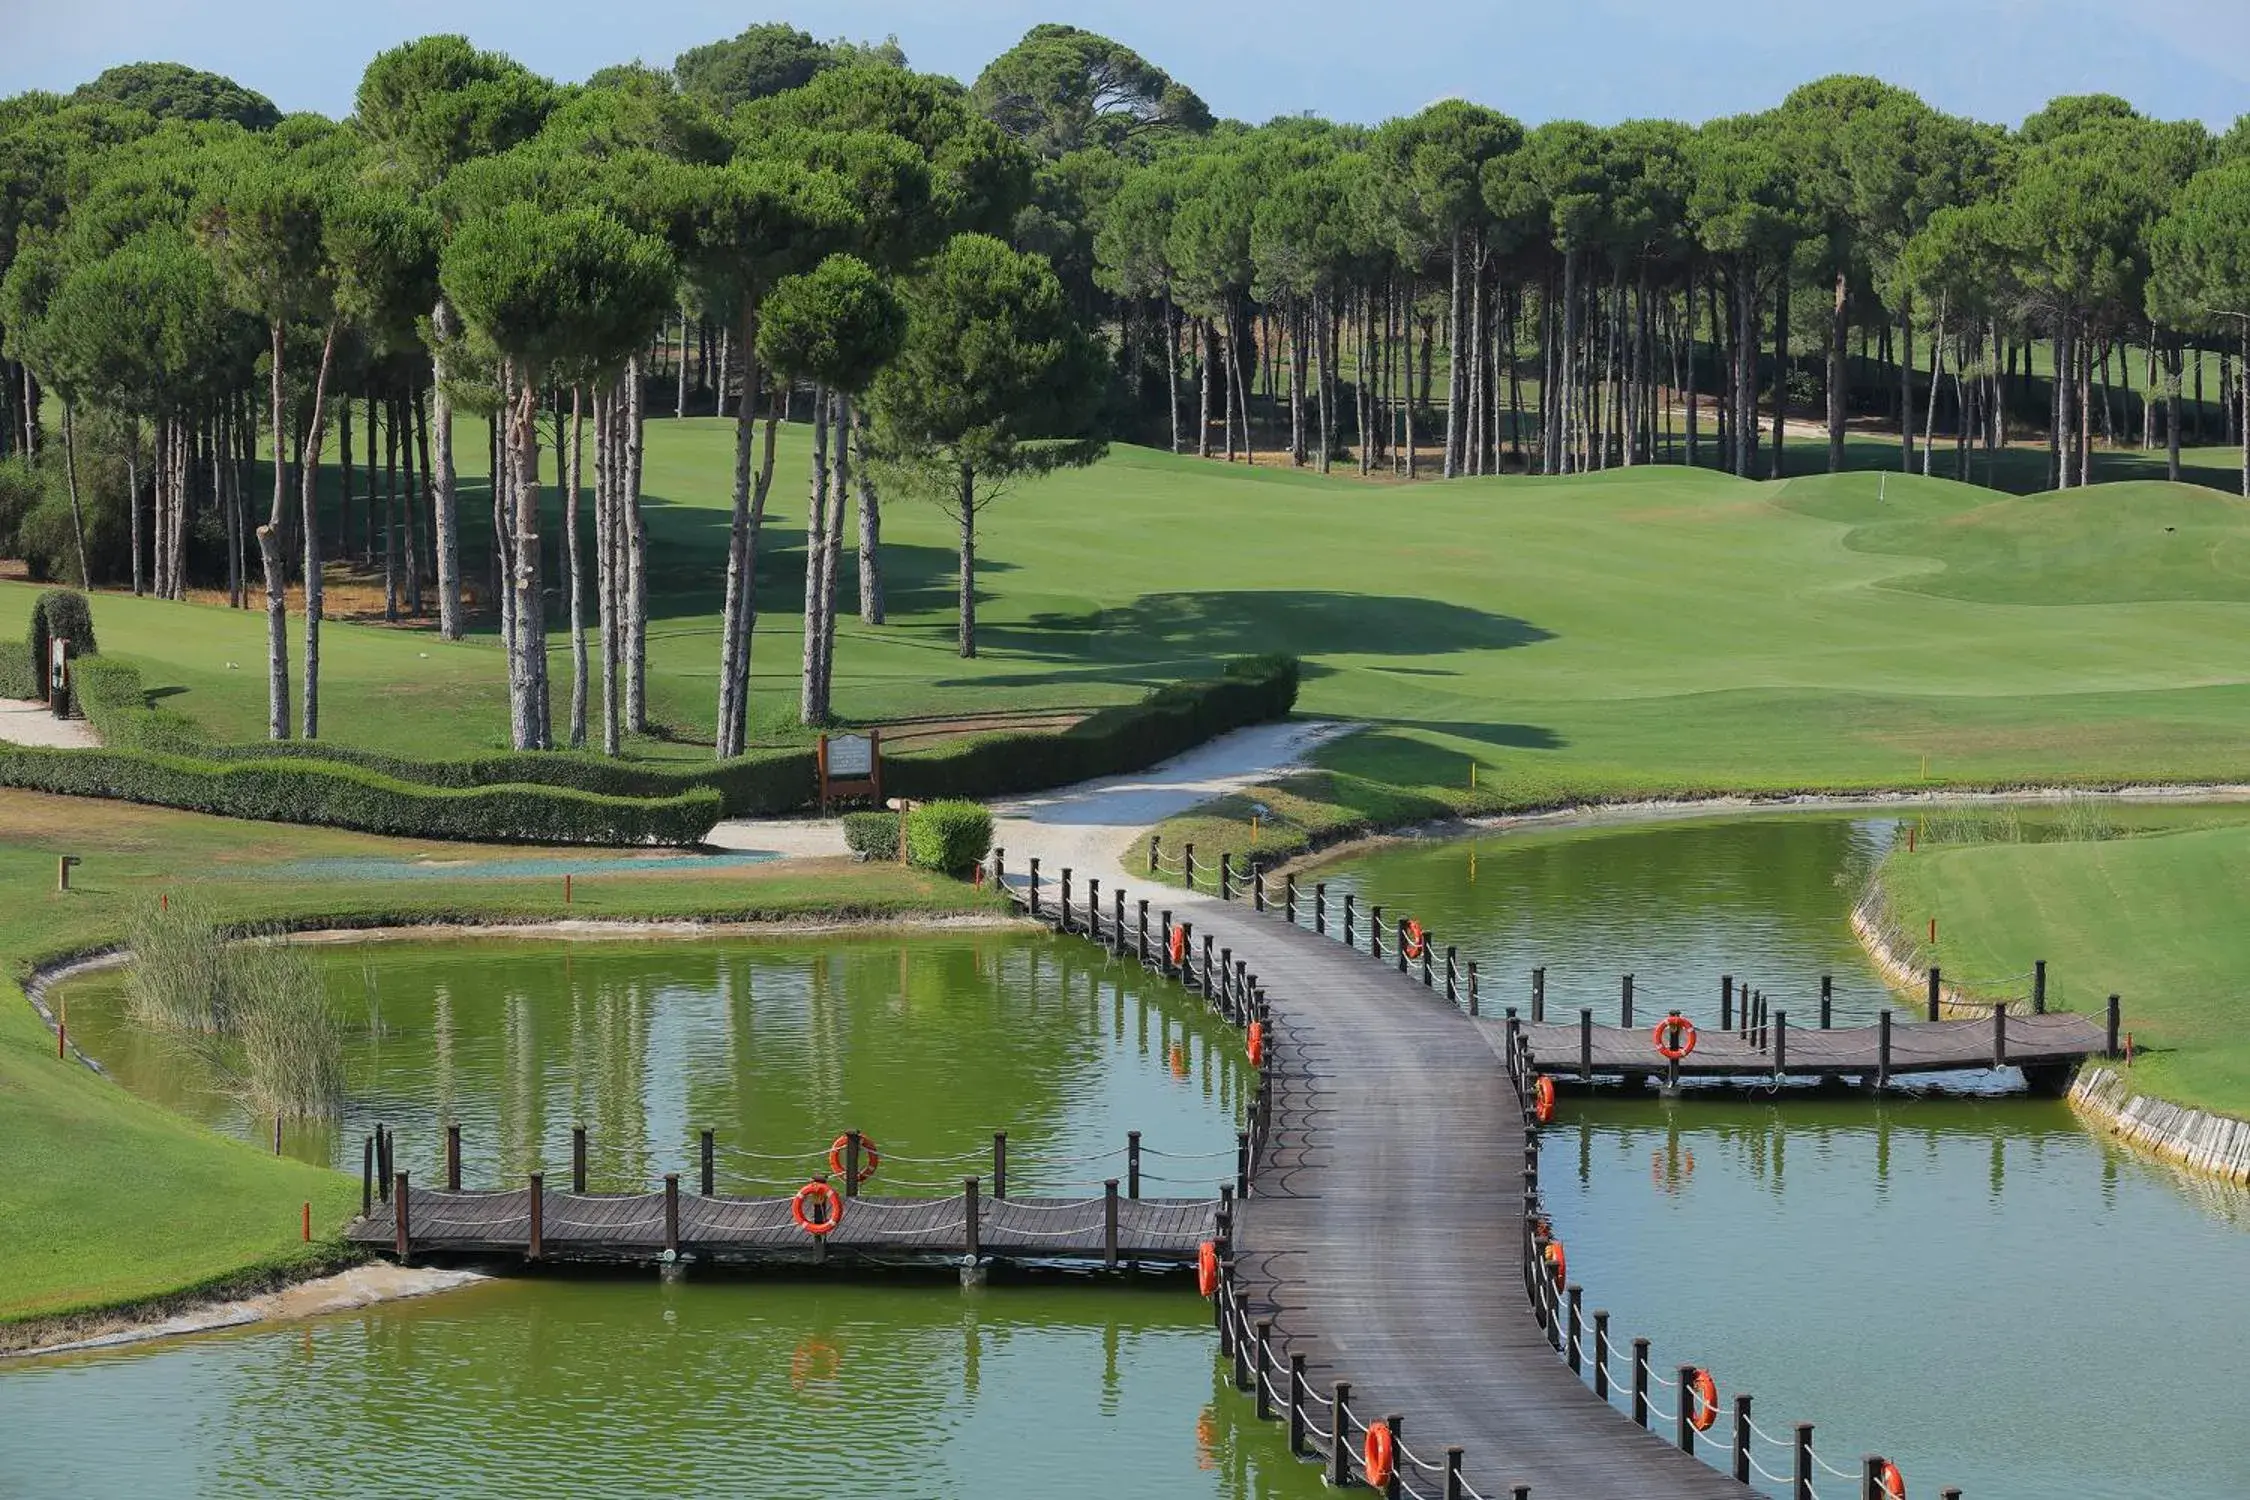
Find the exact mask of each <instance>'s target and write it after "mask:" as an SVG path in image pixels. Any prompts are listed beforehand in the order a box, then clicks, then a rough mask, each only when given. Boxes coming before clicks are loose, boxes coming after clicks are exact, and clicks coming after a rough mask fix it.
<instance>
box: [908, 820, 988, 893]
mask: <svg viewBox="0 0 2250 1500" xmlns="http://www.w3.org/2000/svg"><path fill="white" fill-rule="evenodd" d="M991 852H992V814H991V813H990V812H987V811H986V810H985V809H984V808H983V807H981V806H979V805H978V804H976V803H974V802H924V803H922V804H921V805H920V806H918V807H915V808H913V809H911V810H910V811H908V813H907V814H906V862H907V863H908V864H910V865H915V866H918V867H919V868H921V869H924V870H937V871H940V872H942V873H944V874H947V875H960V876H965V875H967V874H968V873H969V872H970V871H971V870H973V869H975V868H976V867H977V865H978V864H979V863H981V862H982V861H983V859H984V857H985V855H987V854H989V853H991Z"/></svg>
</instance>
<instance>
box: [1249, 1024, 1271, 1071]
mask: <svg viewBox="0 0 2250 1500" xmlns="http://www.w3.org/2000/svg"><path fill="white" fill-rule="evenodd" d="M1243 1050H1244V1051H1246V1052H1248V1053H1249V1054H1250V1066H1251V1067H1253V1068H1262V1067H1264V1066H1265V1065H1266V1023H1265V1022H1263V1021H1252V1022H1251V1023H1250V1035H1249V1038H1248V1040H1247V1041H1245V1042H1244V1044H1243Z"/></svg>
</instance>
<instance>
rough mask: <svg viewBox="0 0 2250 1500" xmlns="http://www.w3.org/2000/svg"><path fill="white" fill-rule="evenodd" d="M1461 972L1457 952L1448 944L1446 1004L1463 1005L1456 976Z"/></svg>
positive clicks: (1446, 949) (1446, 947)
mask: <svg viewBox="0 0 2250 1500" xmlns="http://www.w3.org/2000/svg"><path fill="white" fill-rule="evenodd" d="M1459 972H1460V964H1459V959H1458V956H1457V952H1456V950H1455V948H1454V945H1453V944H1451V943H1447V944H1446V945H1445V1002H1446V1004H1448V1005H1459V1004H1460V1003H1461V991H1460V987H1459V985H1458V984H1456V983H1455V976H1456V975H1457V974H1458V973H1459Z"/></svg>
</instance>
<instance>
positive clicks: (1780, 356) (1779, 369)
mask: <svg viewBox="0 0 2250 1500" xmlns="http://www.w3.org/2000/svg"><path fill="white" fill-rule="evenodd" d="M1788 435H1789V265H1788V262H1787V261H1784V262H1783V263H1782V268H1781V275H1780V276H1778V277H1777V278H1775V287H1774V297H1773V470H1772V472H1771V473H1770V474H1769V475H1768V476H1767V477H1768V478H1770V479H1781V478H1784V477H1785V476H1786V474H1787V469H1786V467H1785V465H1786V462H1787V456H1786V453H1785V451H1784V444H1785V443H1786V441H1787V438H1788Z"/></svg>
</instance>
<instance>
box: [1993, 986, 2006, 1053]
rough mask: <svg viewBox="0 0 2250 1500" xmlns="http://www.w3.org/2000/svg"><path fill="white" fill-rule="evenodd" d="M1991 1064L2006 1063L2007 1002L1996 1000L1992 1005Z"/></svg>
mask: <svg viewBox="0 0 2250 1500" xmlns="http://www.w3.org/2000/svg"><path fill="white" fill-rule="evenodd" d="M1992 1065H1993V1066H1994V1067H1996V1068H2004V1067H2006V1066H2007V1065H2008V1002H2007V1001H2005V1000H1996V1001H1994V1002H1993V1005H1992Z"/></svg>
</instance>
